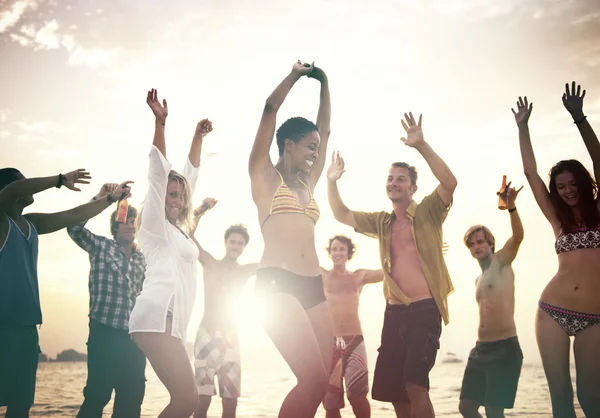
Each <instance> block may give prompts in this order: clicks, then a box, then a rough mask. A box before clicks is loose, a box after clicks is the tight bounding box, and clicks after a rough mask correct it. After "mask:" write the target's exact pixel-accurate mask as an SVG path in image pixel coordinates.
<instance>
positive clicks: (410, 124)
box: [400, 112, 425, 148]
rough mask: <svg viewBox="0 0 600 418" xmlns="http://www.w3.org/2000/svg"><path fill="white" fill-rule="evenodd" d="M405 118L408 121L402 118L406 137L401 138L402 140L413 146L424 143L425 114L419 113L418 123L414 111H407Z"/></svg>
mask: <svg viewBox="0 0 600 418" xmlns="http://www.w3.org/2000/svg"><path fill="white" fill-rule="evenodd" d="M404 119H406V122H405V121H404V120H402V127H403V128H404V130H405V131H406V137H402V138H400V139H401V140H402V142H404V143H405V144H406V145H408V146H409V147H413V148H414V147H417V146H419V145H421V144H423V143H424V142H425V138H424V137H423V129H422V128H421V122H422V120H423V115H419V122H418V123H416V122H415V118H414V117H413V114H412V112H409V113H408V114H406V113H405V114H404Z"/></svg>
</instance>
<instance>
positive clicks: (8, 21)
mask: <svg viewBox="0 0 600 418" xmlns="http://www.w3.org/2000/svg"><path fill="white" fill-rule="evenodd" d="M29 7H35V2H33V1H27V0H21V1H17V2H16V3H14V4H13V5H12V7H11V8H10V9H8V10H5V11H4V12H2V13H1V14H0V33H2V32H6V31H7V30H8V29H10V28H11V27H13V26H14V25H16V24H17V23H18V22H19V20H20V19H21V17H22V16H23V14H24V13H25V11H26V10H27V8H29Z"/></svg>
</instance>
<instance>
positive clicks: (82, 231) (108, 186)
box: [67, 183, 120, 253]
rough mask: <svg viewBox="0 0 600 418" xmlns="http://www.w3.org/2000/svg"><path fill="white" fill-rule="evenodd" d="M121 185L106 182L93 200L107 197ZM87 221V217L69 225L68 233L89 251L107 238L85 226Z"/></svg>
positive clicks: (76, 242) (81, 246)
mask: <svg viewBox="0 0 600 418" xmlns="http://www.w3.org/2000/svg"><path fill="white" fill-rule="evenodd" d="M118 187H120V186H119V185H118V184H117V183H105V184H103V185H102V187H101V188H100V191H99V192H98V194H97V195H96V196H94V197H93V198H92V201H95V200H101V199H105V200H106V199H107V197H106V196H107V195H108V194H110V193H112V192H114V191H115V189H117V188H118ZM86 223H87V219H86V220H85V221H83V222H80V223H78V224H74V225H69V226H68V227H67V234H69V236H70V237H71V239H72V240H73V241H74V242H75V244H77V245H78V246H79V247H80V248H82V249H83V250H84V251H87V252H88V253H91V252H93V251H95V250H96V249H97V248H99V247H100V246H101V245H102V242H103V240H105V239H106V238H104V237H101V236H98V235H96V234H94V233H92V232H91V231H90V230H89V229H87V228H86V227H85V224H86Z"/></svg>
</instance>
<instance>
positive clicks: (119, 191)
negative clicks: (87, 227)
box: [110, 180, 133, 202]
mask: <svg viewBox="0 0 600 418" xmlns="http://www.w3.org/2000/svg"><path fill="white" fill-rule="evenodd" d="M130 183H133V181H130V180H128V181H124V182H123V183H121V184H118V185H117V187H115V188H114V189H113V190H112V191H111V192H110V201H111V202H116V201H117V200H121V199H129V198H130V197H131V186H129V184H130Z"/></svg>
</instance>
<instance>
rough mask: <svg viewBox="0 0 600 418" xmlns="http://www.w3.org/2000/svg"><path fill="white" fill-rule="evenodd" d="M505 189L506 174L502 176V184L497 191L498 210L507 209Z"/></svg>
mask: <svg viewBox="0 0 600 418" xmlns="http://www.w3.org/2000/svg"><path fill="white" fill-rule="evenodd" d="M507 191H508V190H506V176H505V175H504V176H502V186H501V187H500V190H499V191H498V209H500V210H506V209H508V208H507V206H506V196H507Z"/></svg>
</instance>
